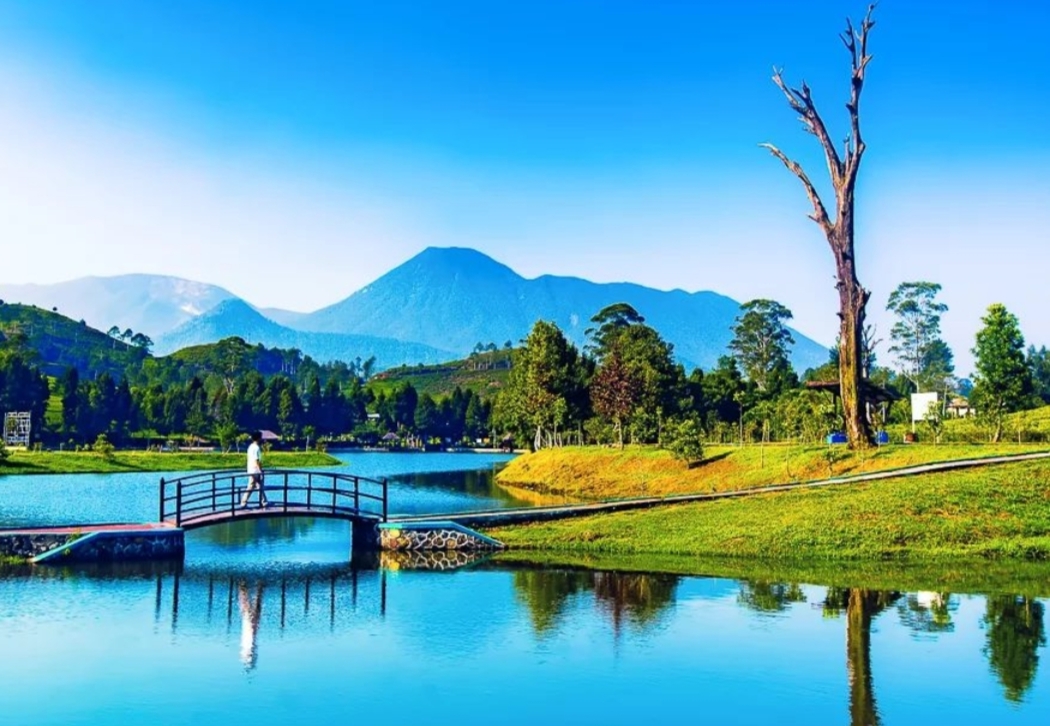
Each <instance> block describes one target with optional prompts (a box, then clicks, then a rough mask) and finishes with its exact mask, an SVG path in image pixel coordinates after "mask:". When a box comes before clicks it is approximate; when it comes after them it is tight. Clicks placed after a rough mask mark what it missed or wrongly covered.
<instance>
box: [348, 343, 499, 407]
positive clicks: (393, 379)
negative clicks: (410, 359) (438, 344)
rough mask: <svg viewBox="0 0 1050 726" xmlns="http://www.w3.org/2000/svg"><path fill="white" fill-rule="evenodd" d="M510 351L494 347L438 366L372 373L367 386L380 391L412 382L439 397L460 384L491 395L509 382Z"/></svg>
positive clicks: (414, 385)
mask: <svg viewBox="0 0 1050 726" xmlns="http://www.w3.org/2000/svg"><path fill="white" fill-rule="evenodd" d="M510 354H511V351H510V350H509V349H503V350H494V351H486V352H484V353H474V354H473V355H471V356H470V357H468V358H466V359H464V360H456V361H450V362H448V363H441V364H438V365H417V366H399V367H398V368H390V369H388V370H385V371H383V372H382V373H378V374H376V375H375V376H373V377H372V378H371V379H370V380H369V382H368V388H370V389H371V390H372V392H373V393H376V394H378V393H380V392H389V391H392V390H394V389H396V388H397V387H399V386H401V385H402V384H404V383H411V384H412V387H413V388H415V389H416V391H417V392H419V393H420V394H423V393H429V394H430V395H431V397H433V398H435V399H439V398H444V397H446V396H450V395H452V391H454V390H455V389H456V387H457V386H458V387H459V388H461V389H463V390H467V389H471V390H473V391H474V392H475V393H477V394H478V395H479V396H482V397H484V398H489V397H491V396H493V395H495V394H496V392H497V391H499V390H500V389H501V388H502V387H503V386H505V385H506V383H507V375H508V374H509V373H510Z"/></svg>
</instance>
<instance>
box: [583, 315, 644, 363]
mask: <svg viewBox="0 0 1050 726" xmlns="http://www.w3.org/2000/svg"><path fill="white" fill-rule="evenodd" d="M591 322H592V323H596V324H597V327H594V328H587V330H585V331H584V334H585V335H587V337H588V338H590V339H591V343H590V344H589V345H588V349H589V350H590V351H592V352H593V353H594V354H595V356H596V357H597V358H598V359H599V360H601V359H602V357H603V356H604V355H605V353H606V352H607V351H608V350H609V346H611V345H612V342H613V340H614V339H615V338H616V337H617V336H619V335H620V333H622V332H623V331H624V330H625V329H627V328H628V327H630V326H632V325H641V324H642V323H644V322H645V318H643V317H642V316H641V315H639V314H638V311H637V310H635V309H634V308H633V307H631V306H630V305H628V304H627V303H613V304H612V305H606V306H605V307H604V308H602V309H601V310H599V311H598V312H597V313H595V315H594V317H593V318H591Z"/></svg>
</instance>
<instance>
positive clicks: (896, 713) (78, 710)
mask: <svg viewBox="0 0 1050 726" xmlns="http://www.w3.org/2000/svg"><path fill="white" fill-rule="evenodd" d="M384 457H385V458H384ZM348 458H349V465H348V466H349V470H350V471H351V472H352V473H356V474H360V475H363V476H390V477H392V478H393V477H398V478H397V480H396V481H395V482H394V486H392V488H391V492H392V504H391V508H392V511H401V512H406V513H409V512H411V513H422V512H428V511H452V510H454V509H467V508H480V507H484V508H489V507H493V506H508V505H514V504H515V502H514V501H513V500H511V499H510V498H508V497H506V496H504V495H501V494H500V493H499V491H498V490H496V489H494V488H493V486H492V484H491V472H492V468H493V466H498V465H499V464H500V463H501V462H502V461H505V460H506V459H507V458H508V457H499V456H492V457H489V456H487V455H472V454H425V455H419V454H408V455H397V454H350V455H349V457H348ZM409 475H411V476H409ZM124 477H127V479H124ZM156 478H157V475H142V476H140V475H111V476H108V477H107V476H102V477H94V476H90V475H80V476H77V477H8V478H4V479H0V522H3V523H4V526H8V522H12V521H14V522H18V521H19V520H21V519H25V518H28V517H46V518H47V520H48V521H49V522H53V523H59V522H62V521H73V520H75V519H76V518H77V517H76V516H75V515H76V514H77V513H81V514H82V513H84V512H91V513H93V514H96V515H98V518H99V519H100V520H106V521H114V520H117V519H125V518H128V517H131V518H132V519H142V518H145V519H146V520H148V519H151V518H152V517H153V516H155V512H154V511H153V509H154V507H155V494H156V490H155V486H156ZM349 541H350V536H349V525H348V524H346V523H340V522H332V521H324V520H273V521H270V522H256V523H252V522H241V523H237V524H234V525H227V526H224V527H216V528H213V529H204V530H200V531H194V532H191V533H188V536H187V557H186V561H185V563H184V564H182V565H180V566H175V565H169V564H156V563H155V564H147V565H131V564H126V565H123V566H110V567H88V566H83V567H80V568H74V569H50V568H37V569H35V570H33V571H32V572H29V573H27V572H25V571H22V570H18V569H8V570H5V571H2V572H3V574H2V575H0V653H2V654H3V656H2V657H0V683H2V684H3V686H2V687H0V713H2V714H4V722H5V723H10V724H32V725H33V726H43V725H45V724H102V725H103V726H109V725H111V724H113V725H115V724H126V723H149V724H183V723H187V722H191V721H194V722H200V723H205V722H208V723H211V722H214V723H222V724H252V725H253V726H260V725H261V726H266V725H268V724H288V723H313V722H316V723H345V722H352V721H353V722H357V721H360V722H378V721H381V720H382V721H394V720H396V721H398V722H412V721H419V722H422V723H428V724H467V725H469V724H492V723H498V724H531V725H538V724H561V723H573V724H603V725H604V724H610V725H611V724H638V723H649V722H659V721H670V720H673V721H683V720H684V721H686V722H689V723H726V724H769V723H805V724H851V725H858V724H876V723H878V724H918V723H931V722H945V723H952V722H955V723H988V724H1041V723H1048V722H1050V675H1048V674H1047V664H1045V663H1042V662H1041V659H1042V657H1043V656H1045V654H1046V630H1045V607H1046V601H1045V600H1044V599H1040V598H1038V597H1031V596H1029V597H1026V596H1025V595H1024V594H1023V592H1020V591H1018V590H1026V589H1030V588H1035V589H1036V590H1037V591H1038V592H1037V593H1036V594H1045V587H1046V585H1045V583H1046V582H1050V578H1047V577H1044V575H1046V574H1047V573H1050V571H1048V570H1043V569H1040V568H1034V569H1033V567H1027V568H1020V569H1018V570H1015V569H1012V568H1005V569H1004V568H995V567H993V566H991V565H989V566H988V568H989V570H988V572H987V573H986V575H987V577H984V578H982V577H981V575H980V573H978V574H976V575H974V574H973V573H969V575H968V576H970V580H969V582H976V583H978V584H976V585H967V588H966V589H967V591H966V592H947V591H945V590H946V589H949V588H946V587H945V586H944V583H945V582H949V581H953V580H952V579H951V577H952V576H955V575H957V574H958V573H944V574H943V575H938V574H937V573H936V571H932V572H930V573H923V572H921V573H919V574H916V575H914V576H909V577H904V578H903V579H902V581H903V582H906V583H907V584H908V588H906V589H900V590H885V589H874V588H873V587H871V586H869V587H863V588H862V587H860V585H864V584H865V581H869V582H872V583H880V582H882V581H883V580H885V579H886V577H890V579H892V577H893V576H887V575H885V573H884V572H882V571H881V570H880V566H873V567H871V568H868V569H865V570H864V571H863V572H860V573H858V572H851V571H843V572H841V573H835V572H834V568H832V573H831V574H830V575H825V574H817V575H811V574H810V573H808V572H799V571H792V570H788V569H785V568H778V567H777V566H776V565H773V564H768V565H766V566H764V567H762V568H754V567H748V566H746V565H743V564H742V565H740V570H739V571H738V572H734V570H733V567H734V566H732V565H725V564H723V565H722V566H721V568H720V569H719V576H717V577H714V576H700V575H691V576H680V575H672V574H660V573H654V572H644V571H643V572H629V571H627V569H639V568H641V569H644V568H645V564H646V562H647V561H648V562H651V564H652V567H653V568H667V567H669V566H670V567H673V568H689V567H691V566H692V567H696V568H700V569H698V570H696V571H697V572H702V571H703V568H704V567H705V565H704V564H703V563H701V562H699V561H692V562H691V561H689V560H683V559H681V558H678V559H675V558H651V559H649V560H647V559H646V558H637V557H636V558H631V559H630V560H629V561H628V560H615V559H608V560H602V561H600V562H599V563H598V569H587V568H583V567H567V566H557V567H554V566H542V565H535V564H529V563H526V562H510V561H506V562H500V561H493V560H491V559H490V560H482V561H479V562H476V563H474V564H473V565H471V566H469V567H467V568H464V569H459V570H455V571H426V570H416V569H405V568H404V567H403V566H399V565H398V563H397V562H396V561H391V562H387V563H385V564H386V567H384V568H377V567H374V566H372V565H369V564H361V563H358V562H355V563H354V564H351V563H350V562H349ZM758 570H761V573H762V576H761V577H757V576H755V572H756V571H758ZM824 572H826V569H825V570H821V573H824ZM1017 572H1021V573H1022V575H1023V576H1018V575H1017ZM894 576H895V575H894ZM807 578H809V580H808V581H807ZM813 580H822V581H823V580H826V581H828V582H835V581H840V582H842V583H846V584H847V585H850V586H851V587H843V586H829V585H827V584H813ZM981 583H986V584H981ZM1014 583H1020V584H1014ZM1032 583H1034V585H1033V584H1032ZM880 586H882V585H880ZM1004 588H1005V589H1004ZM1011 588H1013V589H1011ZM1041 588H1042V591H1039V590H1040V589H1041Z"/></svg>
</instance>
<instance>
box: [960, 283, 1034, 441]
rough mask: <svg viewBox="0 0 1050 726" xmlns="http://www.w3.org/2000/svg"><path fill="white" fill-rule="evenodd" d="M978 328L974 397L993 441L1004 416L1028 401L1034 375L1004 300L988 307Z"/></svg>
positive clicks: (999, 429) (999, 433)
mask: <svg viewBox="0 0 1050 726" xmlns="http://www.w3.org/2000/svg"><path fill="white" fill-rule="evenodd" d="M981 322H983V323H984V327H983V328H981V329H980V330H979V331H977V346H976V347H975V348H974V349H973V354H974V356H975V357H976V367H977V371H976V375H975V381H974V386H973V398H974V399H975V403H976V404H977V412H978V414H979V415H980V416H982V417H984V418H985V419H986V420H987V421H990V422H991V424H992V426H993V433H992V441H993V442H998V441H999V440H1000V439H1001V438H1002V435H1003V417H1004V416H1005V415H1006V414H1008V413H1010V412H1011V411H1016V410H1018V409H1019V408H1021V406H1023V405H1024V404H1025V403H1027V402H1028V400H1029V396H1030V395H1031V391H1032V377H1031V372H1030V371H1029V369H1028V364H1027V361H1026V360H1025V356H1024V336H1022V335H1021V328H1020V326H1019V325H1018V322H1017V318H1016V316H1014V315H1013V313H1011V312H1009V311H1008V310H1007V309H1006V306H1005V305H1003V304H1001V303H995V304H993V305H991V306H990V307H989V308H988V314H987V315H985V316H984V317H983V318H981Z"/></svg>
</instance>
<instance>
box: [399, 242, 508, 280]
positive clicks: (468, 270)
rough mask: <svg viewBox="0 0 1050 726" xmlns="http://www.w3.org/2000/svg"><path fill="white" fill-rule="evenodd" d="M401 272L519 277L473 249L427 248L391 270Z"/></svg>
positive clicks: (504, 266)
mask: <svg viewBox="0 0 1050 726" xmlns="http://www.w3.org/2000/svg"><path fill="white" fill-rule="evenodd" d="M399 270H403V271H406V272H410V273H416V272H418V271H420V270H426V272H427V274H428V276H430V275H442V274H462V275H467V276H475V275H501V276H507V275H509V276H511V277H515V278H517V277H519V275H518V273H516V272H514V270H512V269H510V268H509V267H507V266H506V265H504V264H503V263H501V262H497V261H496V260H494V259H492V258H491V257H489V256H488V255H486V254H485V253H484V252H479V251H478V250H476V249H473V248H472V247H427V248H426V249H424V250H423V251H422V252H420V253H419V254H417V255H416V256H415V257H413V258H411V259H409V260H408V261H407V262H405V263H404V264H402V265H400V266H399V267H396V268H394V269H393V270H391V273H396V272H397V271H399Z"/></svg>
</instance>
